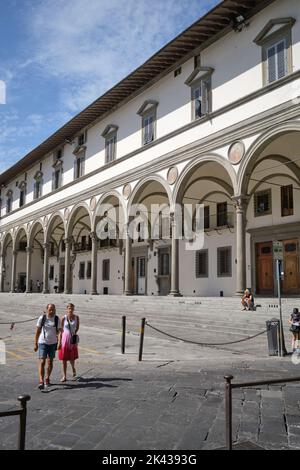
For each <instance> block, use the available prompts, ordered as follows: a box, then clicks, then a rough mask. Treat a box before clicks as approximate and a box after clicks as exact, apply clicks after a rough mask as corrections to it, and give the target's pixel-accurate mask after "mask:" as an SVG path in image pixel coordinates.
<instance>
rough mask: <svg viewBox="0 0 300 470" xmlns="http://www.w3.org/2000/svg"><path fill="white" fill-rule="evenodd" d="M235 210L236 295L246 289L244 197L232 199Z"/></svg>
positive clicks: (245, 201)
mask: <svg viewBox="0 0 300 470" xmlns="http://www.w3.org/2000/svg"><path fill="white" fill-rule="evenodd" d="M233 200H234V202H235V209H236V294H237V295H241V294H242V293H243V292H244V290H245V289H246V230H245V228H246V223H245V213H246V208H247V199H246V197H245V196H237V197H235V198H233Z"/></svg>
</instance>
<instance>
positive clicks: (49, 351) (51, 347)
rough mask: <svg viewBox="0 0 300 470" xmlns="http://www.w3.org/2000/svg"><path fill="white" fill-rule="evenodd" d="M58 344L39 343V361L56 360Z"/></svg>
mask: <svg viewBox="0 0 300 470" xmlns="http://www.w3.org/2000/svg"><path fill="white" fill-rule="evenodd" d="M56 349H57V344H41V343H39V359H47V357H49V359H54V358H55V352H56Z"/></svg>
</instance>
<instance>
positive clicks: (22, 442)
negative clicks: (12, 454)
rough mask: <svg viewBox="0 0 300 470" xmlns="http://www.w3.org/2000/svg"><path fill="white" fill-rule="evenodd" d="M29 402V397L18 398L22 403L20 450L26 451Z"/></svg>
mask: <svg viewBox="0 0 300 470" xmlns="http://www.w3.org/2000/svg"><path fill="white" fill-rule="evenodd" d="M29 400H30V396H29V395H22V396H20V397H18V401H19V402H20V403H21V412H20V428H19V439H18V444H19V450H25V438H26V417H27V402H28V401H29Z"/></svg>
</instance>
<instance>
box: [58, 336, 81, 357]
mask: <svg viewBox="0 0 300 470" xmlns="http://www.w3.org/2000/svg"><path fill="white" fill-rule="evenodd" d="M58 359H59V360H60V361H75V360H76V359H78V347H77V344H71V335H70V333H69V332H68V331H67V332H66V331H64V332H63V335H62V341H61V349H60V350H59V351H58Z"/></svg>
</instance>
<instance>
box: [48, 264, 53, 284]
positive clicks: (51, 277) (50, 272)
mask: <svg viewBox="0 0 300 470" xmlns="http://www.w3.org/2000/svg"><path fill="white" fill-rule="evenodd" d="M49 279H50V281H53V279H54V266H50V269H49Z"/></svg>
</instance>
